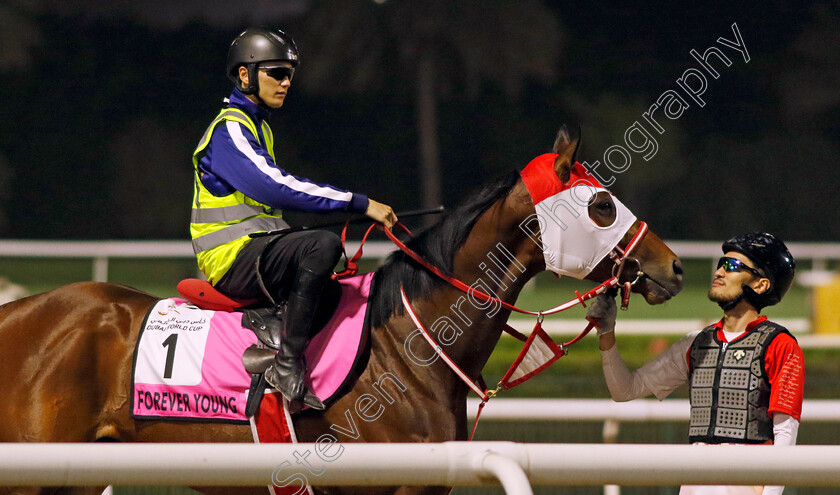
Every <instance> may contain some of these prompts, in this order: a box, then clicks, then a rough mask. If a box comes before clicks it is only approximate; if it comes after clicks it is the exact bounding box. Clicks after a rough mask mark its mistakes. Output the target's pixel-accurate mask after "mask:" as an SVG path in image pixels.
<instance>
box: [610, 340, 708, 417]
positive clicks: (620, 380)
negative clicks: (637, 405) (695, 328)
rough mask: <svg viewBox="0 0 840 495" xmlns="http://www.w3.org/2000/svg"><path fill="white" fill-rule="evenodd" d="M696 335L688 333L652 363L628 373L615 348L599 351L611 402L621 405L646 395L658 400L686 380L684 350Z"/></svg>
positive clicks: (685, 354)
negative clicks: (620, 403)
mask: <svg viewBox="0 0 840 495" xmlns="http://www.w3.org/2000/svg"><path fill="white" fill-rule="evenodd" d="M698 333H699V332H692V333H690V334H688V335H686V336H685V337H683V338H682V339H680V340H679V341H678V342H676V343H675V344H674V345H672V346H671V347H669V348H668V349H666V350H665V352H663V353H662V354H660V355H659V356H658V357H657V358H656V359H654V360H653V361H651V362H649V363H647V364H645V365H644V366H642V367H641V368H639V369H638V370H636V371H630V370H629V369H628V368H627V365H626V364H625V363H624V359H622V358H621V354H620V353H619V352H618V345H614V346H613V347H612V348H610V349H609V350H606V351H601V365H602V367H603V369H604V379H605V380H606V382H607V388H609V390H610V395H611V396H612V399H613V400H614V401H616V402H625V401H628V400H633V399H638V398H640V397H645V396H648V395H650V394H653V395H654V396H656V398H657V399H659V400H662V399H664V398H665V397H668V395H669V394H670V393H671V392H673V391H674V390H675V389H676V388H677V387H679V386H680V385H682V384H683V383H685V382H686V380H688V359H687V353H688V349H689V348H690V347H691V343H692V342H694V338H695V337H696V336H697V334H698Z"/></svg>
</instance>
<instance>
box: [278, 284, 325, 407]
mask: <svg viewBox="0 0 840 495" xmlns="http://www.w3.org/2000/svg"><path fill="white" fill-rule="evenodd" d="M326 281H327V279H325V278H324V277H323V276H320V275H317V274H316V273H315V272H313V271H311V270H307V269H305V268H300V269H298V274H297V278H296V279H295V283H294V286H292V291H291V293H289V300H288V306H287V307H286V314H285V315H283V316H284V318H283V325H282V328H281V335H280V346H279V347H280V350H279V351H278V352H277V356H276V357H275V358H274V364H272V365H271V366H270V367H269V368H268V369H267V370H265V379H266V381H267V382H268V383H269V385H271V386H272V387H274V388H276V389H277V390H279V391H280V393H281V394H283V397H285V398H286V400H288V401H289V408H290V409H291V410H292V411H293V412H294V411H296V410H300V409H301V408H302V404H301V402H303V403H304V404H306V405H307V406H309V407H311V408H313V409H319V410H323V409H324V404H323V403H322V402H321V401H320V400H319V399H318V398H317V397H316V396H315V395H314V394H312V393H311V392H308V391H307V390H306V384H305V383H304V377H303V374H304V371H305V370H306V366H305V364H304V362H303V351H304V350H305V349H306V344H307V342H308V340H309V334H310V331H311V329H312V322H313V320H314V319H315V313H316V312H317V310H318V303H319V302H320V299H321V292H322V291H323V290H324V285H325V283H326Z"/></svg>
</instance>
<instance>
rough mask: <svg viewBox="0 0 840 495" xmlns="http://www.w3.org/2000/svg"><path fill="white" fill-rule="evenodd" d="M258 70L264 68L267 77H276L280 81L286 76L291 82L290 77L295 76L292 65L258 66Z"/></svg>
mask: <svg viewBox="0 0 840 495" xmlns="http://www.w3.org/2000/svg"><path fill="white" fill-rule="evenodd" d="M260 70H264V71H265V73H266V74H267V75H268V77H271V78H273V79H277V80H278V81H280V82H283V80H284V79H286V78H287V77H288V78H289V81H290V82H291V80H292V78H293V77H295V69H294V68H292V67H284V66H282V65H281V66H277V67H260Z"/></svg>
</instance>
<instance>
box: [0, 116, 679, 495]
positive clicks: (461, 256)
mask: <svg viewBox="0 0 840 495" xmlns="http://www.w3.org/2000/svg"><path fill="white" fill-rule="evenodd" d="M578 142H579V137H574V138H570V137H569V133H568V132H567V130H566V128H565V126H564V127H563V128H562V129H561V130H560V132H559V133H558V135H557V139H556V141H555V143H554V147H553V152H554V153H556V154H557V155H556V159H554V163H553V167H554V173H555V174H556V175H557V177H558V178H560V180H561V181H563V180H568V178H569V173H570V170H571V169H572V167H573V166H574V163H575V162H574V159H575V153H576V151H577V147H578ZM549 169H550V166H549ZM549 171H550V170H549ZM587 208H588V213H589V217H590V218H591V219H592V220H593V221H594V222H595V223H596V224H598V225H599V226H602V227H603V226H606V225H610V224H611V223H612V222H613V221H614V220H615V216H616V209H615V205H614V203H613V198H612V196H611V195H610V194H609V193H607V192H603V191H602V192H599V193H597V195H596V196H595V197H594V198H593V199H592V201H590V203H589V205H588V207H587ZM534 213H535V206H534V202H533V201H532V198H531V195H530V194H529V191H528V190H527V188H526V185H525V184H523V180H522V178H521V177H520V174H519V173H518V172H516V171H513V172H511V173H508V174H506V175H504V176H502V177H500V178H498V179H497V180H496V181H494V182H492V183H490V184H489V185H487V186H485V187H484V188H483V189H482V190H481V191H480V192H478V193H477V194H476V195H474V196H472V197H471V198H469V199H467V200H466V201H465V203H464V204H463V205H462V206H461V207H459V208H458V209H456V210H454V211H452V212H450V213H448V214H447V215H445V216H444V217H443V218H442V219H441V220H440V221H439V222H438V223H437V224H436V225H434V226H432V227H430V228H429V229H428V230H426V231H425V232H423V233H421V234H420V235H419V236H417V237H416V238H414V239H412V240H411V241H409V243H408V245H409V247H410V248H412V249H413V250H414V251H415V252H417V253H419V254H420V255H422V256H423V257H424V258H425V259H426V260H428V261H429V262H430V263H431V264H432V265H434V266H436V267H438V268H439V269H440V270H442V271H444V272H446V273H448V274H451V275H452V276H454V277H455V278H457V279H459V280H461V281H463V282H465V283H466V284H473V283H475V282H476V281H478V280H479V279H483V280H484V282H485V287H486V288H488V289H489V292H490V294H491V295H492V296H495V297H497V298H499V299H500V300H502V301H505V302H506V303H511V304H512V303H514V302H515V301H516V299H517V296H518V295H519V293H520V291H521V290H522V288H523V286H524V285H525V283H526V282H527V281H528V280H530V279H531V278H532V277H534V276H535V275H536V274H537V273H539V272H541V271H543V270H545V269H546V262H545V257H544V253H543V248H542V247H541V246H539V245H538V244H537V243H536V242H534V240H533V237H532V236H529V235H528V233H527V232H525V231H524V230H523V229H522V228H520V225H521V224H522V222H523V220H524V219H526V218H528V217H529V216H531V215H534ZM639 227H640V222H639V221H635V222H634V223H633V224H632V225H631V227H630V228H629V229H628V230H627V231H626V233H624V234H621V233H619V235H620V236H623V237H620V239H621V240H620V242H619V245H625V246H626V244H627V243H628V242H629V241H630V239H631V238H632V237H633V235H634V234H635V232H636V230H637V229H639ZM622 243H623V244H622ZM499 246H504V247H505V249H506V251H507V252H508V253H509V254H511V255H512V257H511V258H510V259H504V258H502V257H498V258H497V260H500V261H502V262H503V263H502V264H503V265H505V266H506V268H507V269H508V273H507V275H506V276H497V277H495V278H493V277H491V278H488V276H487V275H488V273H487V266H488V265H487V264H485V263H484V262H482V260H486V259H487V255H488V253H491V252H494V250H496V249H498V247H499ZM633 256H634V258H636V260H637V261H638V264H639V272H638V273H639V274H638V275H637V276H636V277H637V278H636V280H635V282H636V283H635V284H634V285H633V292H636V293H639V294H641V295H642V296H643V297H644V299H645V300H646V301H647V302H648V303H649V304H658V303H662V302H664V301H666V300H668V299H670V298H671V297H672V296H674V295H676V294H677V293H678V292H679V291H680V289H681V288H682V268H681V266H680V262H679V259H678V258H677V257H676V255H674V253H673V252H672V251H671V250H670V249H669V248H668V247H667V246H666V245H665V244H664V243H663V242H662V241H661V240H660V239H659V238H658V237H657V236H656V235H654V234H653V233H651V232H649V233H647V235H645V236H644V238H643V239H642V241H641V243H640V244H639V245H638V247H636V248H635V251H634V253H633ZM612 266H613V264H612V262H611V261H610V260H609V259H607V258H605V259H604V260H603V261H602V262H600V263H598V265H597V266H596V267H595V268H594V270H592V272H591V273H589V274H588V275H587V276H586V278H587V279H590V280H593V281H596V282H602V281H604V280H606V279H608V278H609V277H610V275H611V272H610V270H611V267H612ZM512 274H516V276H515V277H514V276H512ZM632 276H633V275H631V278H632ZM375 278H376V279H375V285H374V290H373V292H372V294H371V300H370V301H371V302H370V306H369V311H371V314H370V322H371V350H370V357H369V361H368V363H367V367H366V368H365V369H364V371H363V372H362V374H361V376H360V377H359V379H358V382H357V384H356V385H355V387H354V388H353V389H352V390H351V391H350V392H349V393H347V394H346V395H345V396H344V397H342V398H341V399H339V400H338V401H337V402H335V403H334V404H333V405H332V406H331V407H330V408H329V409H328V410H326V411H324V412H313V411H304V412H303V413H301V414H298V415H295V416H294V420H293V422H294V428H295V430H296V432H297V435H298V438H299V441H301V442H314V441H316V439H318V438H319V437H321V436H322V435H324V434H326V433H329V434H331V435H334V437H338V438H337V440H338V441H340V442H443V441H450V440H466V439H467V437H468V433H469V427H468V424H467V410H466V399H467V395H468V393H469V388H468V386H467V385H466V384H465V383H464V382H463V381H461V380H460V379H458V378H457V377H456V375H455V373H453V371H452V370H451V369H450V368H449V367H447V366H446V365H445V364H444V363H443V362H442V360H440V359H438V360H435V361H433V362H432V361H431V360H429V361H424V362H423V363H420V364H418V361H417V359H418V358H417V356H422V359H425V358H427V357H428V356H429V355H433V354H434V352H433V351H432V349H431V348H430V347H425V348H424V347H422V339H415V343H413V344H412V346H413V347H411V349H409V346H407V345H406V342H407V339H409V337H410V335H411V334H412V332H414V331H415V329H416V328H417V327H416V325H415V324H414V323H413V322H412V320H411V319H410V318H409V316H408V315H407V311H406V310H405V309H404V308H403V306H402V303H401V296H400V287H403V288H404V290H405V294H406V297H407V299H408V300H409V301H410V303H411V304H412V307H413V310H414V313H415V314H416V315H417V317H418V318H419V319H421V320H422V321H425V322H426V323H427V324H431V323H432V322H433V321H435V320H436V319H437V318H438V317H440V316H441V315H446V314H448V315H450V316H452V318H455V317H457V318H459V319H460V320H461V321H462V322H463V323H465V325H462V328H464V329H465V330H461V333H459V332H455V331H453V330H452V328H450V329H449V331H447V332H444V331H443V330H442V329H441V330H440V332H438V336H437V338H438V340H439V341H440V342H441V343H442V345H443V346H445V350H446V352H447V353H448V355H449V356H450V357H451V358H452V360H454V361H455V362H456V363H457V364H458V365H459V366H460V368H461V369H462V370H463V371H464V372H465V373H466V375H468V376H469V377H470V378H471V379H476V378H477V377H478V376H479V374H480V373H481V369H482V368H483V367H484V365H485V363H486V362H487V360H488V359H489V357H490V354H491V352H492V351H493V348H494V347H495V345H496V343H497V341H498V340H499V337H500V335H501V333H502V329H503V327H504V326H505V324H506V321H507V319H508V317H509V315H510V311H509V310H507V309H505V308H496V309H497V311H495V313H492V312H490V311H488V307H487V306H486V305H485V306H482V305H481V304H462V302H463V297H464V293H463V292H461V291H460V290H458V289H456V288H455V287H453V286H451V285H449V284H447V283H446V282H444V281H442V280H440V279H439V278H438V277H437V276H435V275H433V274H431V273H430V272H429V270H427V269H426V268H424V267H423V266H421V265H420V264H418V263H416V262H415V261H413V260H412V259H410V258H408V257H407V256H406V255H405V254H404V253H403V252H400V251H396V252H395V253H393V254H392V255H391V256H390V258H389V259H388V261H387V262H386V263H385V264H384V265H383V266H382V267H381V268H380V269H378V270H377V272H376V275H375ZM494 280H495V282H494ZM157 300H158V298H157V297H154V296H152V295H149V294H146V293H143V292H140V291H138V290H135V289H133V288H130V287H126V286H122V285H115V284H109V283H97V282H80V283H75V284H71V285H67V286H64V287H61V288H58V289H55V290H52V291H49V292H46V293H43V294H37V295H34V296H31V297H28V298H25V299H21V300H18V301H15V302H12V303H9V304H6V305H4V306H2V307H0V377H2V381H0V441H3V442H93V441H119V442H252V441H253V440H252V436H251V430H250V427H249V426H247V425H244V426H243V425H231V424H207V423H184V422H173V421H151V420H139V419H138V420H135V419H133V418H132V417H131V416H130V415H129V390H130V380H131V367H132V357H133V353H134V348H135V344H136V342H137V336H138V332H139V330H140V326H141V324H142V322H143V319H144V316H145V315H146V313H147V311H148V310H149V309H150V307H152V306H153V305H154V304H155V302H156V301H157ZM459 301H460V302H459ZM453 311H454V312H453ZM456 312H457V314H456ZM491 313H492V314H491ZM467 322H469V323H468V324H467ZM433 330H434V328H433ZM407 352H411V353H413V354H415V355H416V356H414V357H410V356H408V355H407ZM386 374H387V376H388V380H387V381H384V380H382V377H383V376H385V375H386ZM383 388H384V390H383ZM371 396H375V397H385V396H387V397H385V398H390V399H392V400H388V401H386V400H381V401H380V405H381V406H383V407H384V413H383V414H381V416H379V417H378V418H377V419H376V420H375V421H370V420H369V418H368V419H366V420H364V421H360V420H358V419H357V418H358V416H357V415H358V414H360V413H364V412H365V406H364V405H363V406H362V408H361V409H360V406H359V405H360V403H364V401H365V398H366V397H368V398H369V397H371ZM368 405H369V402H368ZM331 426H335V427H334V428H332V429H331V428H330V427H331ZM198 489H199V490H200V491H202V492H205V493H231V492H236V493H240V492H241V493H260V494H263V493H265V490H266V489H265V487H252V488H247V487H246V488H236V489H234V488H231V487H225V488H213V487H209V488H208V487H201V488H198ZM3 490H4V489H2V488H0V492H2V491H3ZM5 490H6V492H9V493H97V490H100V491H101V489H96V488H93V487H88V488H72V487H63V488H52V489H49V488H43V489H39V488H6V489H5ZM39 490H40V491H39ZM315 491H316V492H317V493H322V494H334V493H342V494H356V493H365V494H386V493H400V494H419V493H423V494H437V493H441V494H444V493H448V491H449V488H447V487H416V486H404V487H393V486H392V487H315Z"/></svg>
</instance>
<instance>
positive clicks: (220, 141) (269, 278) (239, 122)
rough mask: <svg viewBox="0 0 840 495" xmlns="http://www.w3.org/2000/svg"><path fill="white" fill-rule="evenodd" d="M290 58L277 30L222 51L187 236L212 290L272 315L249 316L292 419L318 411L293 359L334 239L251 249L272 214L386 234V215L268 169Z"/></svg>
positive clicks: (379, 207) (392, 218)
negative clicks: (373, 227)
mask: <svg viewBox="0 0 840 495" xmlns="http://www.w3.org/2000/svg"><path fill="white" fill-rule="evenodd" d="M298 63H299V60H298V49H297V47H296V46H295V42H294V41H293V40H292V38H291V37H290V36H288V35H287V34H285V33H284V32H282V31H279V30H270V29H265V28H248V29H246V30H245V31H243V32H242V33H241V34H240V35H239V36H237V37H236V38H235V39H234V40H233V42H232V43H231V45H230V49H229V50H228V55H227V76H228V78H229V79H230V80H231V81H233V83H234V85H235V88H234V89H233V92H232V93H231V94H230V97H229V98H228V99H227V100H226V102H227V106H225V108H223V109H222V111H221V112H220V113H219V115H218V116H217V117H216V118H215V119H214V120H213V122H212V123H211V124H210V126H209V127H208V128H207V130H206V131H205V133H204V136H203V137H202V138H201V141H199V143H198V147H197V148H196V149H195V152H194V153H193V167H194V169H195V193H194V198H193V207H192V216H191V220H190V222H191V223H190V234H191V236H192V245H193V250H194V251H195V253H196V256H197V258H198V266H199V268H200V269H201V271H202V272H204V274H205V275H206V276H207V279H208V280H209V281H210V283H211V284H213V286H214V287H215V288H216V289H218V290H219V291H220V292H222V293H223V294H225V295H227V296H229V297H232V298H234V299H265V296H264V295H263V292H262V290H261V288H260V281H259V279H258V275H257V271H256V266H257V261H258V260H259V265H258V266H259V267H260V274H261V277H262V283H263V284H264V285H265V288H266V290H267V292H268V293H269V295H270V296H271V298H273V299H274V301H281V300H287V301H288V306H287V309H286V313H287V314H286V315H284V316H283V318H282V319H281V318H279V316H280V315H279V314H278V313H279V311H280V307H274V308H269V309H267V310H265V311H263V312H261V313H259V314H258V316H257V318H258V319H259V320H260V321H259V322H258V326H265V328H266V333H267V334H268V335H269V338H270V340H271V341H272V342H273V343H275V344H276V345H277V347H278V348H279V351H278V352H277V356H276V358H275V360H274V364H273V365H272V366H271V367H270V368H269V369H268V370H266V372H265V378H266V381H267V382H268V383H269V384H270V385H271V386H272V387H274V388H276V389H278V390H279V391H280V392H281V393H282V394H283V397H285V398H286V399H287V400H288V401H289V402H290V403H291V404H292V407H293V410H294V409H299V408H300V406H301V402H304V403H306V404H307V405H308V406H310V407H313V408H315V409H324V405H323V404H322V403H321V401H320V400H318V398H317V397H315V396H314V394H311V393H307V391H306V386H305V384H304V379H303V374H304V371H305V364H304V363H303V362H302V354H303V351H304V349H305V347H306V343H307V342H308V340H309V338H310V337H311V336H312V332H315V331H317V329H316V328H313V319H314V317H315V315H316V312H317V309H318V304H319V300H320V298H321V293H322V292H323V290H324V288H325V284H326V283H327V282H328V280H329V278H330V276H331V275H332V273H333V269H334V268H335V266H336V263H337V262H338V259H339V257H340V256H341V252H342V248H341V241H340V239H339V238H338V236H337V235H335V234H333V233H331V232H326V231H319V230H310V231H301V232H294V233H289V234H286V235H282V236H264V237H258V238H254V239H252V238H251V237H249V234H252V233H255V232H265V231H271V230H278V229H284V228H288V227H289V225H288V224H287V223H286V222H285V221H283V219H282V212H281V209H289V210H297V211H305V212H336V211H346V212H351V213H364V214H365V215H367V216H368V217H370V218H372V219H373V220H375V221H377V222H381V223H383V224H384V225H385V226H386V227H388V228H390V227H392V226H393V225H394V224H395V223H396V222H397V217H396V215H395V214H394V212H393V210H392V209H391V208H390V207H389V206H387V205H384V204H382V203H378V202H376V201H373V200H372V199H369V198H368V197H367V196H365V195H363V194H358V193H352V192H348V191H344V190H342V189H338V188H336V187H333V186H330V185H322V184H316V183H314V182H311V181H309V180H308V179H305V178H302V177H298V176H295V175H292V174H290V173H289V172H287V171H286V170H284V169H283V168H281V167H280V166H278V164H277V160H276V158H275V155H274V135H273V133H272V131H271V128H270V127H269V123H268V117H269V113H270V111H271V110H274V109H277V108H280V107H281V106H283V102H284V100H285V98H286V96H287V93H288V91H289V88H290V86H291V85H292V78H293V77H294V74H295V70H296V68H297V66H298Z"/></svg>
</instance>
